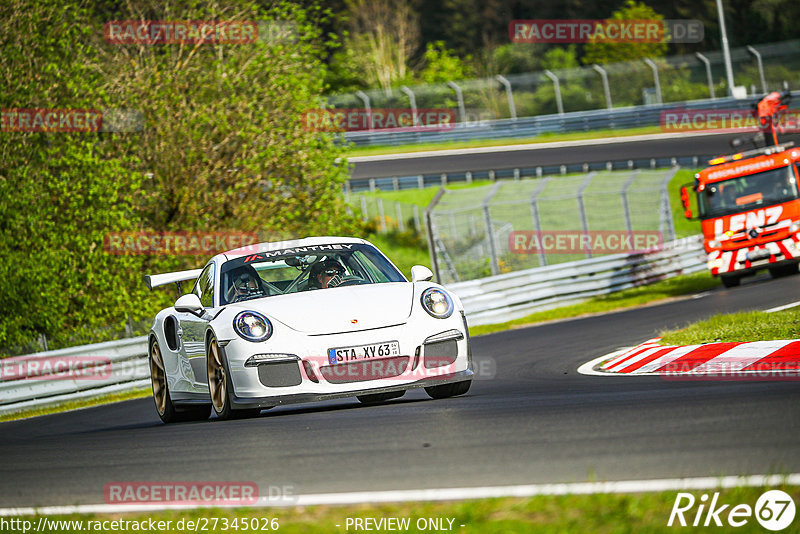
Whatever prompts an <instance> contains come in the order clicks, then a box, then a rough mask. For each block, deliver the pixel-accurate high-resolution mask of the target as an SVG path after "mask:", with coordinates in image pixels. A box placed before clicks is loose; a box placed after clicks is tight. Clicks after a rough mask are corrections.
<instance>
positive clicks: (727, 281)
mask: <svg viewBox="0 0 800 534" xmlns="http://www.w3.org/2000/svg"><path fill="white" fill-rule="evenodd" d="M719 279H720V280H722V285H723V286H725V287H736V286H738V285H739V284H740V283H741V282H742V279H741V277H739V276H733V275H725V274H722V275H720V277H719Z"/></svg>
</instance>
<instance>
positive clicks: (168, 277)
mask: <svg viewBox="0 0 800 534" xmlns="http://www.w3.org/2000/svg"><path fill="white" fill-rule="evenodd" d="M201 272H203V269H192V270H191V271H178V272H175V273H164V274H147V275H145V277H144V283H145V285H147V289H149V290H150V291H152V290H153V288H156V287H159V286H165V285H167V284H176V285H177V286H178V293H182V291H181V282H186V281H188V280H196V279H197V278H198V277H199V276H200V273H201Z"/></svg>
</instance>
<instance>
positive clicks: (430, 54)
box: [419, 41, 474, 83]
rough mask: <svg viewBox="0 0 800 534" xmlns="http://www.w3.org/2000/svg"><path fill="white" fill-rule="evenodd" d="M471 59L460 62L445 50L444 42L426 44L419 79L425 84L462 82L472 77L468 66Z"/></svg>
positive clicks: (459, 59) (451, 52) (450, 51)
mask: <svg viewBox="0 0 800 534" xmlns="http://www.w3.org/2000/svg"><path fill="white" fill-rule="evenodd" d="M471 59H472V58H471V57H467V58H466V60H462V59H461V58H459V57H458V56H456V55H454V54H453V51H452V50H448V49H447V48H445V45H444V41H436V42H435V43H428V45H427V47H426V49H425V56H424V65H425V67H424V68H423V69H422V72H421V73H420V75H419V78H420V79H421V80H422V81H423V82H425V83H446V82H449V81H452V80H463V79H466V78H469V77H471V76H473V75H474V73H473V72H472V68H471V67H470V66H469V61H470V60H471Z"/></svg>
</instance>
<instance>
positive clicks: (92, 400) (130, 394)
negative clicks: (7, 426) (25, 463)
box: [0, 388, 152, 422]
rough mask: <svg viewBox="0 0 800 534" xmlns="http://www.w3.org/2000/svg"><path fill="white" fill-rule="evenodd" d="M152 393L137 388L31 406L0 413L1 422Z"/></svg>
mask: <svg viewBox="0 0 800 534" xmlns="http://www.w3.org/2000/svg"><path fill="white" fill-rule="evenodd" d="M151 395H152V390H151V389H150V388H143V389H137V390H134V391H127V392H125V393H113V394H110V395H102V396H100V397H94V398H90V399H82V400H77V401H68V402H64V403H61V404H56V405H54V406H47V407H43V408H31V409H29V410H22V411H20V412H14V413H10V414H5V415H0V422H5V421H16V420H18V419H27V418H28V417H36V416H38V415H48V414H51V413H59V412H67V411H69V410H77V409H80V408H89V407H91V406H98V405H101V404H111V403H113V402H121V401H126V400H131V399H142V398H145V397H149V396H151Z"/></svg>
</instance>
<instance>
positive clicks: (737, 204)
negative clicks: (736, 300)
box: [681, 144, 800, 287]
mask: <svg viewBox="0 0 800 534" xmlns="http://www.w3.org/2000/svg"><path fill="white" fill-rule="evenodd" d="M709 164H710V165H711V166H710V167H708V168H706V169H704V170H702V171H701V172H699V173H698V174H696V175H695V181H694V187H693V189H694V191H695V193H696V195H697V207H698V210H699V214H698V215H699V218H700V220H701V225H702V230H703V238H704V245H705V251H706V253H707V254H708V268H709V270H710V271H711V274H712V275H713V276H719V277H720V279H721V280H722V283H723V285H725V287H732V286H736V285H738V284H739V283H740V281H741V278H742V277H743V276H747V275H751V274H754V273H756V272H757V271H759V270H762V269H768V270H769V272H770V274H771V275H772V276H773V277H778V276H786V275H789V274H793V273H796V272H797V271H798V263H800V233H799V232H800V194H799V191H798V182H799V181H800V174H799V173H798V170H799V166H800V149H798V148H793V147H792V145H791V144H784V145H775V146H770V147H764V148H760V149H756V150H752V151H749V152H743V153H737V154H732V155H729V156H722V157H719V158H715V159H713V160H711V161H709ZM681 199H682V200H683V204H684V207H685V209H686V215H687V217H691V211H690V209H689V193H688V191H687V189H686V186H684V187H683V188H682V189H681Z"/></svg>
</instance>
